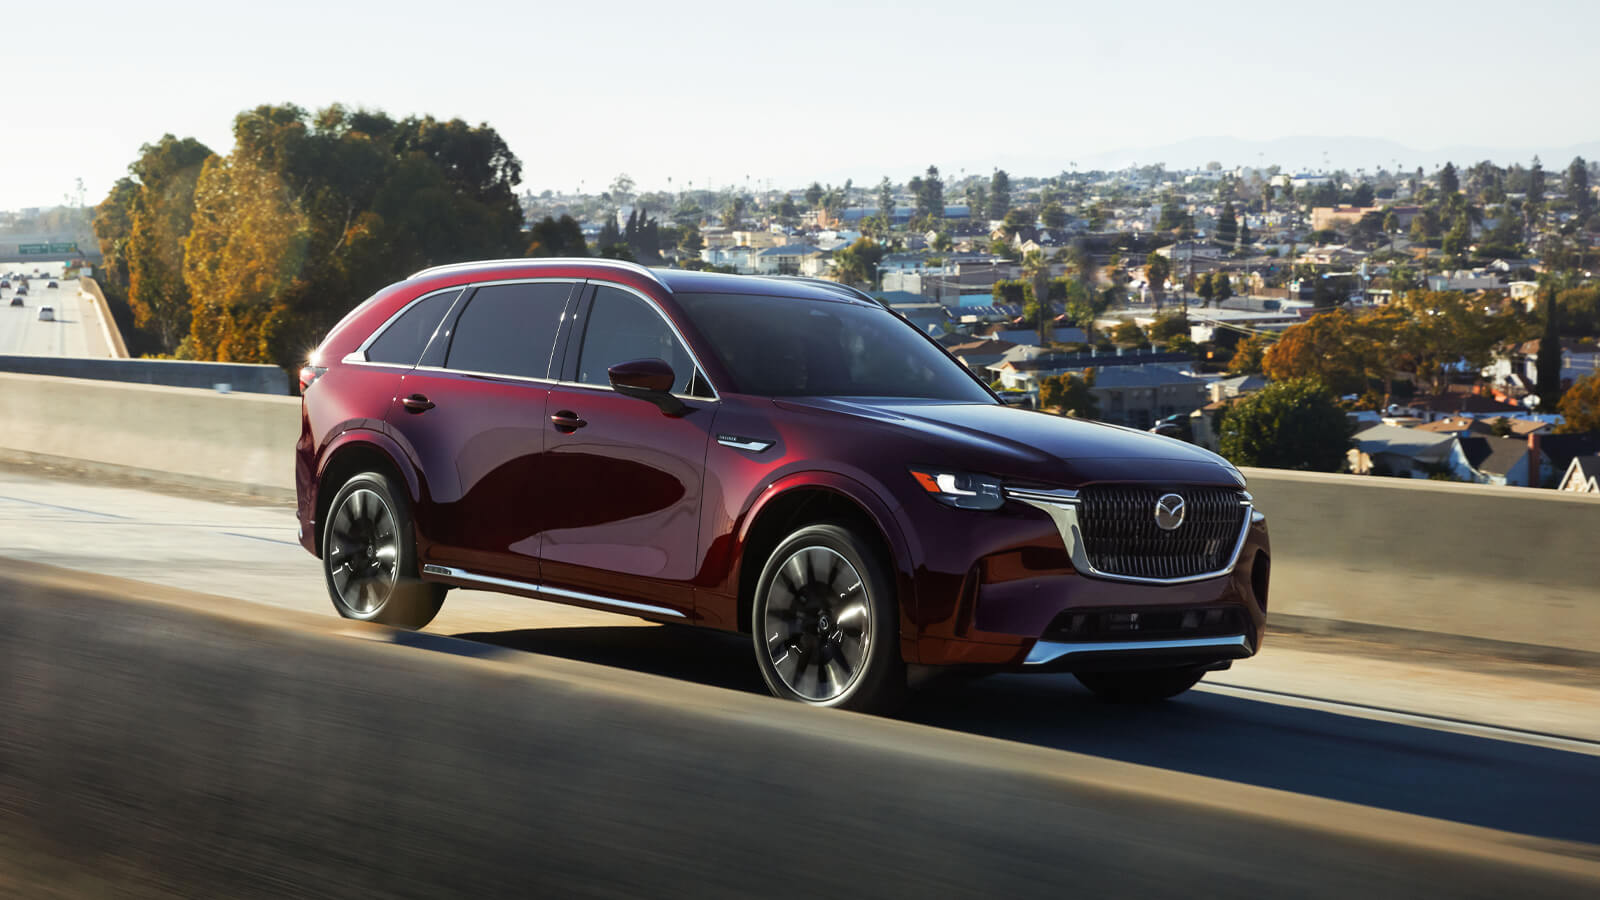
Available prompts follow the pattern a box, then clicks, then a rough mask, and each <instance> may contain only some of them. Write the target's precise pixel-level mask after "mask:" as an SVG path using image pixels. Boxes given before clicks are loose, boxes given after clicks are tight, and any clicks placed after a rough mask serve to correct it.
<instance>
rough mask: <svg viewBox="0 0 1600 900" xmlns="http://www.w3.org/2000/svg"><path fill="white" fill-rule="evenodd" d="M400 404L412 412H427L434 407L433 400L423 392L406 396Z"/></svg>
mask: <svg viewBox="0 0 1600 900" xmlns="http://www.w3.org/2000/svg"><path fill="white" fill-rule="evenodd" d="M400 405H401V406H404V407H405V408H406V412H412V413H419V412H425V411H427V410H430V409H433V401H432V400H429V399H428V398H427V397H424V396H423V395H421V394H412V395H411V396H409V397H406V398H405V399H403V400H401V401H400Z"/></svg>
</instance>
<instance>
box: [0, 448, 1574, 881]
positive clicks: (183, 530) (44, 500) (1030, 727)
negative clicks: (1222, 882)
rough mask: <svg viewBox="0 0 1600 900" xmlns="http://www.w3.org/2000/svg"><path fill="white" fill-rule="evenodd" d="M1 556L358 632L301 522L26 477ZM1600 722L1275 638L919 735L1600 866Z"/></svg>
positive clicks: (1551, 688) (689, 674) (3, 503)
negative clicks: (962, 735) (1383, 814)
mask: <svg viewBox="0 0 1600 900" xmlns="http://www.w3.org/2000/svg"><path fill="white" fill-rule="evenodd" d="M0 536H3V537H0V556H9V557H14V558H18V559H26V560H30V561H33V562H39V563H48V564H51V565H56V566H62V567H66V568H70V569H76V570H81V571H85V572H95V573H100V574H104V575H113V576H120V577H125V578H132V579H138V580H140V581H145V582H150V583H154V584H159V585H167V586H171V587H175V588H183V589H187V590H193V591H200V592H204V593H206V594H210V595H214V596H215V597H216V598H217V599H216V602H217V603H221V604H238V603H241V602H246V601H247V602H248V603H250V604H265V605H269V606H276V607H284V608H288V609H293V610H298V611H304V612H310V613H314V614H317V615H320V616H326V617H327V618H328V621H329V623H330V627H339V624H338V622H337V620H336V619H335V617H334V612H333V610H332V608H331V606H330V604H329V601H328V599H327V595H326V590H325V588H324V586H323V582H322V577H321V574H320V569H319V567H318V564H317V562H316V561H315V560H314V559H313V558H312V557H311V556H310V555H308V554H306V553H305V551H304V550H302V549H301V548H300V546H299V545H298V544H297V543H296V541H295V519H294V514H293V510H292V509H290V508H287V507H286V506H284V505H281V504H279V505H270V504H246V503H236V502H224V501H221V500H218V499H216V498H215V497H206V496H202V495H193V496H174V495H169V494H162V493H153V492H149V491H145V490H139V489H136V488H133V487H123V486H111V485H107V484H98V483H88V482H84V481H79V480H71V481H69V480H63V479H61V478H59V477H48V476H47V475H46V474H44V473H42V472H41V471H40V470H37V469H21V468H8V469H0ZM427 633H428V634H433V635H454V636H458V637H464V638H467V639H469V640H471V641H474V642H476V643H477V644H478V645H479V646H484V645H488V646H489V647H490V648H493V650H494V652H506V651H511V652H527V653H533V654H539V655H542V656H546V657H550V656H554V657H565V658H569V659H573V660H578V661H582V662H591V663H599V664H601V665H604V666H608V667H613V668H617V669H632V670H637V671H642V672H645V673H649V674H653V675H661V676H666V677H668V678H674V679H681V680H686V681H691V682H697V683H700V684H707V685H712V686H716V687H723V688H729V689H732V690H736V691H741V692H749V693H761V692H762V686H761V681H760V678H759V676H758V675H757V673H756V672H755V669H754V666H753V663H752V661H751V659H750V651H749V647H748V643H747V639H744V638H740V637H736V636H728V635H721V634H714V633H705V632H699V631H694V630H690V629H684V628H675V627H665V626H659V625H654V624H647V623H642V622H640V621H638V620H636V619H631V618H627V617H621V616H615V615H610V614H606V613H599V612H592V611H588V610H581V609H575V608H571V607H565V606H558V605H553V604H548V603H542V602H539V601H534V600H527V599H522V598H517V597H510V596H505V595H497V594H489V593H480V592H468V591H459V590H457V591H452V592H451V593H450V595H449V598H448V599H447V600H446V602H445V606H444V610H443V612H442V613H441V614H440V615H439V617H438V618H437V619H436V620H435V621H434V623H433V624H432V625H430V626H429V628H428V629H427ZM408 640H409V638H408ZM420 645H422V646H426V642H421V644H420ZM1597 709H1600V678H1596V676H1595V674H1594V673H1593V672H1592V671H1587V672H1586V671H1581V670H1576V669H1563V668H1558V667H1542V666H1534V665H1531V664H1511V663H1500V662H1496V661H1494V660H1488V659H1474V658H1464V657H1457V656H1449V655H1445V654H1430V653H1427V652H1405V653H1398V652H1395V651H1392V650H1390V651H1385V650H1384V649H1382V648H1380V647H1377V646H1374V645H1363V644H1359V643H1355V642H1350V641H1336V640H1330V639H1313V638H1307V637H1291V636H1283V635H1274V636H1272V637H1271V638H1270V639H1269V640H1268V641H1267V644H1266V647H1265V649H1264V650H1263V652H1262V654H1261V655H1260V656H1259V657H1257V658H1255V659H1251V660H1246V661H1243V662H1240V663H1239V664H1237V665H1236V666H1235V668H1234V669H1233V670H1231V671H1227V672H1219V673H1214V674H1212V675H1210V676H1208V677H1207V679H1206V681H1205V682H1203V683H1202V685H1201V687H1200V688H1198V689H1196V690H1195V691H1192V692H1190V693H1189V694H1187V695H1184V696H1183V697H1180V698H1178V699H1176V700H1174V701H1171V702H1169V703H1166V704H1163V705H1160V706H1157V707H1140V708H1128V707H1117V706H1109V705H1106V704H1102V703H1099V702H1097V701H1095V700H1094V699H1093V698H1092V697H1091V696H1089V695H1088V694H1087V692H1085V691H1083V690H1082V689H1081V688H1079V687H1078V686H1077V684H1076V682H1075V681H1074V680H1073V679H1072V678H1071V677H1070V676H1066V675H1003V676H994V677H989V678H985V679H982V680H977V681H963V680H947V681H945V682H941V683H935V684H933V685H931V686H929V687H928V688H927V689H926V690H924V691H923V692H921V693H920V694H918V695H917V697H916V698H915V699H914V701H913V703H912V704H911V707H910V709H909V710H908V711H907V712H906V713H905V715H904V716H903V718H904V719H905V720H906V721H907V722H909V723H912V724H913V725H915V726H916V727H920V728H932V729H937V730H941V731H954V732H966V733H970V734H975V735H980V736H985V737H990V738H1001V739H1004V740H1006V741H1012V742H1018V743H1021V744H1027V745H1033V746H1035V747H1037V748H1043V749H1046V750H1051V751H1065V752H1070V753H1078V754H1088V755H1090V756H1095V757H1101V758H1106V759H1112V760H1119V761H1121V762H1125V763H1131V764H1135V765H1138V766H1143V767H1148V768H1149V769H1150V771H1151V772H1152V773H1155V772H1165V773H1168V774H1172V773H1178V774H1181V775H1185V776H1203V777H1204V778H1203V779H1202V780H1200V781H1196V782H1195V783H1194V784H1193V789H1194V790H1195V791H1196V792H1197V794H1196V796H1197V797H1199V796H1201V795H1203V794H1207V793H1208V792H1214V791H1215V790H1216V787H1215V782H1213V781H1210V780H1208V779H1220V780H1222V781H1223V782H1234V783H1239V784H1246V785H1252V786H1256V787H1265V788H1272V789H1276V790H1281V791H1287V792H1292V793H1294V794H1299V795H1306V796H1311V797H1318V798H1324V799H1328V800H1336V801H1344V802H1348V803H1354V804H1360V805H1362V806H1368V807H1373V808H1378V809H1384V810H1390V811H1394V812H1401V813H1408V814H1413V815H1419V816H1423V817H1427V818H1428V819H1432V820H1437V821H1440V822H1450V823H1459V824H1466V825H1475V826H1482V827H1487V828H1492V829H1498V830H1503V831H1507V832H1512V833H1516V834H1522V835H1528V836H1532V837H1540V838H1554V839H1560V840H1570V841H1584V842H1589V843H1596V844H1600V807H1597V805H1596V803H1595V798H1597V797H1600V716H1597V715H1596V714H1595V710H1597ZM1152 777H1153V776H1152ZM1202 893H1203V892H1202Z"/></svg>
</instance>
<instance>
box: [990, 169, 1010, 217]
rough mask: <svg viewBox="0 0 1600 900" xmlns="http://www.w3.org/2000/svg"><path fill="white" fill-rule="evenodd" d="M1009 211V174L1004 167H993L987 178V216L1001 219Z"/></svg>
mask: <svg viewBox="0 0 1600 900" xmlns="http://www.w3.org/2000/svg"><path fill="white" fill-rule="evenodd" d="M1010 211H1011V176H1010V175H1007V174H1006V170H1005V169H995V170H994V175H993V176H992V177H990V179H989V218H990V219H991V220H1002V219H1004V218H1005V217H1006V213H1008V212H1010Z"/></svg>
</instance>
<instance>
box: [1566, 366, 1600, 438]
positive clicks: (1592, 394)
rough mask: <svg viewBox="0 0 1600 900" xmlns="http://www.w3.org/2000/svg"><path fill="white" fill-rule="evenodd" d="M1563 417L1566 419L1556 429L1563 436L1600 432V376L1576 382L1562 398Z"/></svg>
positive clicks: (1592, 376)
mask: <svg viewBox="0 0 1600 900" xmlns="http://www.w3.org/2000/svg"><path fill="white" fill-rule="evenodd" d="M1560 410H1561V415H1562V416H1563V417H1564V418H1565V419H1566V421H1565V422H1562V423H1561V426H1560V427H1559V428H1557V429H1556V431H1557V432H1559V433H1561V434H1582V433H1584V432H1589V431H1600V374H1595V375H1590V376H1589V377H1587V378H1581V379H1579V380H1578V381H1577V382H1575V383H1574V384H1573V385H1572V387H1570V388H1568V389H1567V393H1566V394H1565V395H1564V396H1562V398H1561V405H1560Z"/></svg>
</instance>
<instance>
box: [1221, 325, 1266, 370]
mask: <svg viewBox="0 0 1600 900" xmlns="http://www.w3.org/2000/svg"><path fill="white" fill-rule="evenodd" d="M1271 346H1272V341H1270V340H1269V339H1268V338H1267V337H1266V336H1265V335H1259V334H1257V335H1252V336H1251V337H1250V338H1249V339H1248V340H1246V341H1245V342H1244V343H1242V344H1240V345H1239V346H1238V347H1237V348H1236V349H1235V350H1234V351H1233V359H1231V360H1229V361H1228V374H1230V375H1259V374H1261V369H1262V363H1263V360H1264V359H1265V357H1266V354H1267V348H1269V347H1271Z"/></svg>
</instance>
